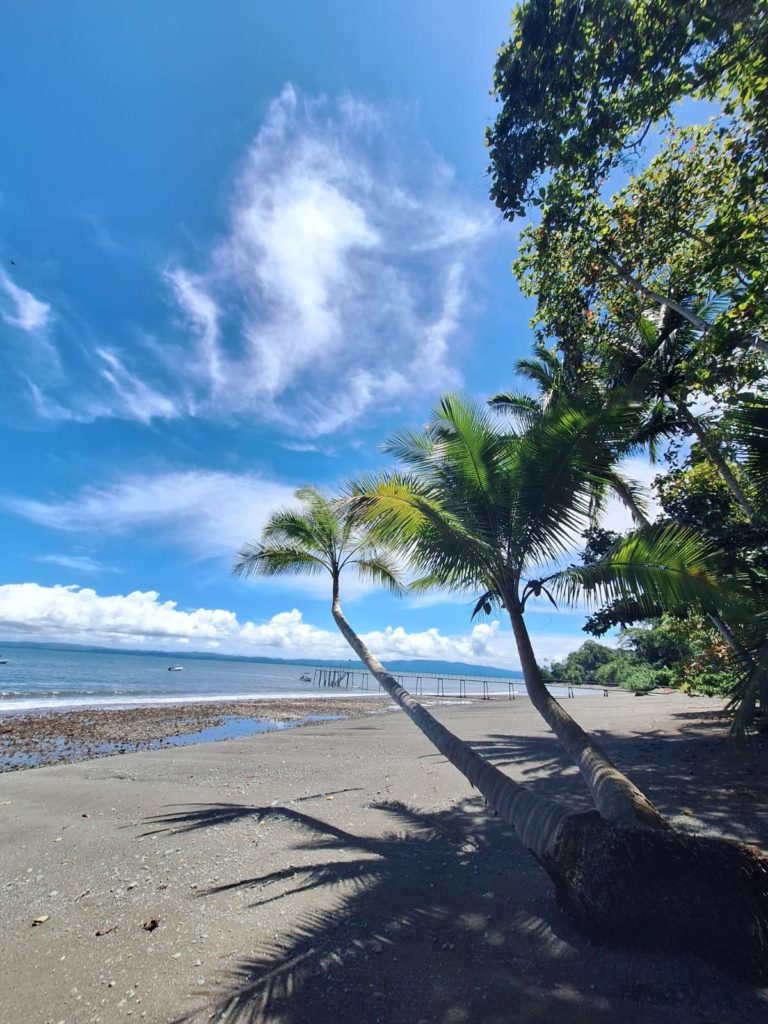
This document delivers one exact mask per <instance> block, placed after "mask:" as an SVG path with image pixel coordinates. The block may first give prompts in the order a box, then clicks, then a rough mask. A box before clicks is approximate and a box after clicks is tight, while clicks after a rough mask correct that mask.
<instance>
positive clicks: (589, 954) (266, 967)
mask: <svg viewBox="0 0 768 1024" xmlns="http://www.w3.org/2000/svg"><path fill="white" fill-rule="evenodd" d="M372 806H373V809H375V810H377V811H380V812H383V813H385V814H386V815H388V816H389V817H390V818H391V819H392V823H393V830H392V831H391V832H389V833H387V834H385V835H383V836H382V835H375V836H367V835H359V834H354V833H353V832H350V831H347V830H345V829H343V828H339V827H338V826H336V825H334V824H330V823H328V822H325V821H322V820H321V819H319V818H318V817H315V816H312V815H309V814H307V813H304V812H302V811H299V810H297V809H296V808H295V807H257V806H253V805H247V804H206V805H194V806H192V807H188V808H184V809H179V810H177V811H173V812H170V813H167V814H165V815H162V816H160V817H157V818H154V819H152V820H151V822H150V825H151V827H152V829H151V830H152V831H154V832H157V831H163V832H166V831H170V832H173V833H176V834H178V833H189V832H194V831H197V830H200V829H206V828H211V827H216V826H218V827H222V826H225V825H227V824H229V823H231V822H235V821H247V820H248V819H252V820H253V824H254V828H257V827H258V824H259V822H261V821H266V820H270V821H275V822H276V821H280V822H283V823H285V824H286V826H288V827H290V828H292V829H293V830H296V829H298V831H299V834H300V835H301V836H302V838H301V840H299V841H297V842H295V844H294V849H295V850H296V852H297V857H296V859H297V860H300V859H310V858H311V859H312V862H311V863H304V864H302V865H300V866H293V865H291V866H286V867H285V868H283V869H280V870H276V871H272V872H270V873H267V874H262V875H254V876H253V877H248V878H240V879H235V880H233V881H230V882H227V883H224V884H220V885H217V886H215V887H212V888H209V889H207V890H205V891H203V892H201V893H200V896H199V898H200V899H204V900H216V899H226V898H227V895H228V894H230V893H232V892H233V891H234V890H240V891H244V890H248V891H251V892H252V893H253V899H252V901H251V902H250V903H249V904H248V906H249V907H251V908H264V907H267V906H269V905H270V904H273V905H274V904H279V905H283V901H285V904H284V905H285V907H286V908H288V916H287V917H286V918H285V920H289V921H292V924H289V925H287V926H286V928H285V931H284V932H282V933H281V934H280V933H278V934H276V936H275V938H274V939H272V940H271V941H270V940H264V941H262V942H261V943H260V946H259V949H258V952H257V953H256V954H255V955H251V956H249V957H247V958H242V959H241V960H240V961H239V963H238V964H237V965H236V966H235V967H234V968H232V969H230V970H229V971H228V972H226V973H222V975H221V976H220V977H219V978H217V979H216V980H215V982H214V984H213V985H212V986H209V987H208V988H207V989H206V990H204V991H201V992H198V993H197V995H198V996H200V997H202V1002H201V1003H199V1004H198V1006H197V1007H196V1008H195V1009H194V1010H192V1011H190V1012H189V1013H186V1014H184V1015H182V1016H180V1017H178V1018H176V1021H175V1024H185V1022H192V1021H203V1020H209V1021H227V1022H229V1024H233V1022H236V1024H246V1022H248V1024H313V1022H325V1021H334V1022H339V1024H353V1022H354V1024H375V1022H382V1024H383V1022H387V1024H401V1022H402V1024H406V1022H407V1024H418V1022H420V1021H421V1022H425V1024H426V1022H429V1024H438V1022H440V1024H443V1022H444V1024H465V1022H466V1024H480V1022H482V1024H509V1022H513V1021H514V1022H517V1021H519V1022H521V1024H522V1022H526V1024H529V1022H531V1024H545V1022H549V1024H554V1022H559V1021H568V1022H569V1024H582V1022H583V1024H587V1022H595V1024H601V1022H606V1024H607V1022H613V1021H628V1022H638V1024H640V1022H643V1024H646V1022H647V1024H650V1022H651V1021H653V1022H654V1024H656V1022H661V1024H666V1022H669V1024H671V1022H672V1021H675V1022H679V1021H690V1022H694V1021H695V1022H696V1024H707V1022H712V1024H714V1022H715V1021H721V1020H726V1019H727V1020H734V1021H737V1020H738V1021H744V1022H751V1021H753V1020H754V1021H755V1022H757V1021H759V1020H762V1019H764V1014H765V1010H766V1002H765V1000H764V998H763V997H762V996H761V995H760V994H759V993H758V992H757V991H756V990H755V989H752V988H750V987H749V986H748V985H744V984H741V983H739V982H736V981H733V980H732V979H730V978H729V977H727V976H725V975H721V974H720V973H719V972H717V971H715V970H713V969H712V968H711V967H708V966H706V965H704V964H702V963H699V962H698V961H696V960H693V959H687V958H670V957H662V956H657V955H653V954H632V953H628V952H626V951H625V952H617V951H614V950H605V949H597V948H596V947H594V946H592V945H591V944H590V943H589V942H588V941H587V940H585V939H584V938H583V937H582V936H580V935H579V934H578V933H577V932H576V931H575V929H573V928H572V927H571V925H570V924H569V922H568V921H567V920H566V919H565V918H564V917H563V916H562V915H561V914H560V912H559V911H558V909H557V907H556V905H555V902H554V896H553V894H552V891H551V887H550V885H549V883H548V881H547V878H546V876H545V875H544V873H543V872H542V871H541V869H540V868H539V867H538V866H537V865H536V863H535V861H534V860H533V858H532V857H531V856H530V854H529V853H528V852H527V851H526V850H525V849H524V848H523V847H522V846H521V845H520V844H519V843H518V842H517V841H516V840H515V839H514V836H513V834H512V832H511V830H510V829H508V828H507V827H506V826H503V825H501V823H500V822H499V821H498V820H494V819H492V818H490V817H488V815H487V813H486V812H485V810H484V807H483V804H482V801H479V800H475V801H470V802H468V803H467V804H465V805H464V806H462V807H456V808H451V809H448V810H442V811H436V812H433V813H424V812H421V811H418V810H415V809H413V808H410V807H408V806H406V805H404V804H402V803H386V804H377V805H372ZM313 855H316V856H313ZM295 898H299V899H300V900H302V907H303V909H302V910H301V911H293V912H291V911H290V903H291V900H292V899H295ZM274 909H275V910H277V908H276V907H275V908H274ZM241 912H243V911H242V910H241ZM245 912H247V911H245ZM276 920H278V921H280V922H282V920H283V918H282V917H277V918H276ZM270 930H271V929H270Z"/></svg>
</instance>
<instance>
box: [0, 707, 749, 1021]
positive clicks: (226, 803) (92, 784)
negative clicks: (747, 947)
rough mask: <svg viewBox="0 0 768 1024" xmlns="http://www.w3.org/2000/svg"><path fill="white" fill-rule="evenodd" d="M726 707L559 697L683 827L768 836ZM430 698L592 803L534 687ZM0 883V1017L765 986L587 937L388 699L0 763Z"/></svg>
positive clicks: (518, 1008) (519, 1015) (510, 1006)
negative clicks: (50, 762) (547, 724)
mask: <svg viewBox="0 0 768 1024" xmlns="http://www.w3.org/2000/svg"><path fill="white" fill-rule="evenodd" d="M717 707H718V705H717V704H716V703H715V702H712V701H708V700H706V699H703V698H694V699H688V698H685V697H682V696H681V695H672V696H655V695H654V696H651V697H647V698H644V699H643V700H637V699H634V698H632V697H631V696H629V695H624V694H611V696H610V698H609V699H608V700H600V701H571V702H569V710H571V711H572V712H573V713H574V714H575V715H576V717H577V718H578V719H579V721H581V722H582V723H583V724H584V725H585V726H586V727H588V728H590V729H591V730H593V731H594V732H595V733H596V734H597V735H598V736H599V737H600V740H601V742H602V743H603V744H604V745H605V746H606V748H607V749H608V752H609V754H610V755H611V756H612V757H613V758H614V759H615V760H616V761H617V762H618V763H619V764H620V765H621V766H622V767H623V768H624V769H625V770H627V771H628V772H629V773H630V775H631V776H632V778H634V779H635V780H636V781H637V782H638V783H639V784H640V785H641V786H642V787H643V788H644V789H645V790H646V792H648V793H649V795H650V796H651V797H652V798H653V799H654V800H655V801H656V802H657V803H658V805H659V806H660V807H661V809H662V810H663V811H664V812H665V813H666V814H668V815H670V816H671V817H672V819H673V820H674V821H675V822H676V823H678V824H679V825H681V826H683V827H685V826H689V827H694V828H697V829H699V830H704V831H710V832H716V833H719V834H725V835H732V836H737V837H740V838H743V839H746V840H749V841H755V842H760V843H761V844H762V845H763V846H764V847H765V846H766V839H767V834H768V820H767V818H766V811H765V808H766V797H768V781H767V780H766V772H765V770H764V765H765V756H766V751H767V750H768V745H767V744H766V738H765V737H757V738H755V740H754V742H753V741H750V742H749V743H748V744H747V745H746V746H744V747H742V748H736V747H734V746H733V745H732V744H730V743H729V742H728V741H727V739H726V738H725V735H724V732H725V730H724V727H723V723H722V721H721V720H720V719H718V717H717V715H716V713H715V712H716V709H717ZM436 713H437V715H438V717H439V718H440V719H441V720H442V721H444V722H445V723H446V724H447V725H448V726H449V727H451V728H452V729H454V730H455V731H456V732H458V733H459V734H460V735H462V736H463V737H465V738H466V739H467V740H469V741H471V742H472V743H473V745H475V746H476V748H477V749H478V750H480V751H482V752H483V753H484V754H485V755H486V756H488V757H490V758H491V759H492V760H493V761H494V763H496V764H497V765H499V766H500V767H501V768H502V769H503V770H504V771H507V772H509V773H510V774H511V775H513V776H514V777H516V778H518V779H520V780H522V781H524V782H526V784H528V785H530V786H532V787H534V788H535V789H536V790H537V791H539V792H541V793H546V794H549V795H552V796H559V797H561V798H564V799H568V800H570V801H571V802H572V803H573V805H574V807H577V806H580V805H581V806H583V805H584V801H585V794H584V790H583V787H582V786H581V784H580V782H579V780H578V779H577V778H576V776H575V773H574V771H573V769H572V768H571V767H570V766H569V765H568V764H567V762H566V761H564V760H563V759H562V757H561V755H560V752H559V750H558V748H557V746H556V744H555V743H554V741H553V740H552V738H551V737H550V735H549V734H548V733H547V731H546V729H545V728H543V727H542V726H541V724H540V722H539V720H538V718H537V716H536V715H535V712H533V711H532V709H531V708H530V705H529V704H528V703H527V702H524V701H517V702H515V703H507V702H499V703H498V704H490V705H489V704H483V703H482V702H476V703H473V704H471V705H468V706H455V705H453V706H451V705H446V706H443V707H440V708H438V709H437V710H436ZM0 893H2V899H1V900H0V957H1V958H2V962H3V966H4V970H3V972H2V979H0V1021H2V1024H17V1022H22V1024H47V1022H52V1024H59V1022H64V1024H112V1022H115V1021H122V1020H128V1019H131V1020H134V1019H135V1020H145V1021H149V1022H161V1024H168V1022H172V1021H176V1022H180V1021H183V1020H185V1021H190V1022H195V1024H197V1022H200V1024H202V1022H203V1021H209V1020H210V1021H224V1020H226V1021H227V1022H228V1024H232V1022H237V1024H245V1022H246V1021H247V1022H249V1024H256V1022H259V1024H313V1022H325V1021H329V1022H330V1021H333V1022H339V1024H379V1022H381V1024H385V1022H386V1024H418V1022H419V1021H422V1022H427V1021H428V1022H430V1024H509V1022H514V1024H517V1022H520V1024H529V1022H530V1024H559V1022H560V1021H563V1022H568V1024H613V1022H616V1024H619V1022H622V1024H624V1022H629V1024H673V1022H674V1024H678V1022H683V1024H715V1022H717V1024H719V1022H722V1021H728V1022H729V1024H730V1022H733V1024H741V1022H744V1024H752V1022H754V1024H757V1022H759V1021H762V1020H764V1019H765V1015H766V1012H767V1011H768V1000H767V998H766V996H767V994H766V992H765V991H759V990H756V989H754V988H752V987H750V986H748V985H745V984H742V983H740V982H738V981H735V980H733V979H732V978H729V977H727V976H726V975H724V974H721V973H720V972H719V971H717V970H716V969H715V968H713V967H711V966H707V965H704V964H702V963H700V962H698V961H694V960H689V959H686V958H683V957H670V956H664V957H662V956H655V955H653V954H650V953H643V954H641V953H634V954H632V953H627V952H621V951H615V950H604V949H598V948H596V947H593V946H591V945H590V944H589V943H588V942H586V941H585V940H584V939H583V938H582V937H581V936H580V935H579V934H578V933H576V932H575V931H574V929H573V928H572V926H571V925H570V923H569V922H568V921H567V920H566V919H564V918H563V916H562V915H561V914H560V912H559V911H558V910H557V907H556V905H555V903H554V898H553V894H552V891H551V887H550V885H549V883H548V881H547V879H546V876H545V875H544V874H543V872H542V871H541V869H540V868H539V867H538V866H537V865H536V864H535V863H534V861H533V860H532V858H531V857H530V855H529V854H528V853H527V852H526V851H525V850H523V849H522V847H520V845H519V844H518V843H517V842H516V840H515V839H514V838H513V837H511V836H510V835H509V833H508V830H506V829H505V828H503V827H502V826H501V825H500V824H499V822H498V819H493V818H490V817H489V816H487V815H486V814H485V813H484V810H483V806H482V801H478V800H477V799H476V796H475V795H474V794H473V793H472V791H471V789H470V787H469V786H468V784H467V783H466V782H465V780H464V779H463V778H462V777H461V776H460V775H459V774H458V773H457V772H456V771H455V770H454V769H453V768H452V767H451V766H450V765H448V764H447V763H446V762H445V761H444V759H443V758H442V757H440V756H439V755H437V754H436V753H435V751H434V750H433V749H432V748H431V747H430V746H429V744H428V743H427V742H426V740H424V739H423V737H422V736H421V735H420V733H419V732H418V731H417V730H416V729H415V728H414V727H413V726H412V724H411V723H410V722H408V721H407V719H406V718H405V716H404V715H402V714H384V715H370V716H362V717H357V718H352V719H347V718H345V719H342V720H339V721H334V722H325V723H322V724H319V725H317V726H316V727H313V728H301V729H292V730H289V731H284V732H271V733H265V734H263V735H259V736H253V737H250V738H246V739H237V740H228V741H224V742H221V743H204V744H196V745H192V746H186V747H179V748H174V749H164V750H145V751H141V752H139V753H128V754H125V755H123V756H119V757H105V758H101V759H98V760H95V761H82V762H80V763H77V764H69V765H58V766H55V767H48V768H36V769H33V770H30V771H24V772H9V773H6V774H4V775H2V776H1V777H0ZM36 917H41V918H46V920H45V922H44V923H42V924H40V925H36V926H35V925H33V921H34V919H35V918H36ZM153 921H155V922H157V926H156V927H154V926H152V922H153ZM145 924H146V925H147V926H148V927H145Z"/></svg>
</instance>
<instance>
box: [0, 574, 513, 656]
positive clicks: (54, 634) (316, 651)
mask: <svg viewBox="0 0 768 1024" xmlns="http://www.w3.org/2000/svg"><path fill="white" fill-rule="evenodd" d="M498 629H499V624H498V623H497V622H493V623H483V624H480V625H476V626H474V627H473V628H472V630H471V632H470V633H469V634H468V635H466V636H445V635H444V634H442V633H440V631H439V630H437V629H429V630H426V631H423V632H415V633H409V632H408V631H407V630H405V629H404V628H403V627H401V626H395V627H392V626H389V627H387V628H386V629H384V630H382V631H380V632H371V633H367V634H363V639H364V640H365V642H366V643H367V644H368V646H369V647H370V648H371V650H372V651H373V652H374V653H375V654H376V655H377V656H378V657H381V658H385V659H386V658H440V659H446V660H452V661H469V662H475V663H481V662H483V660H485V661H486V662H487V661H488V660H489V659H491V660H494V659H496V660H498V659H499V658H502V659H504V660H506V658H507V648H508V640H506V641H505V642H504V643H498V642H497V640H498ZM0 634H2V635H3V636H4V637H5V638H6V639H8V638H15V639H18V638H19V637H20V636H25V637H34V638H35V639H38V640H59V641H68V642H81V643H98V644H120V645H123V646H124V645H125V644H126V643H131V644H136V645H144V646H147V647H152V646H160V647H168V648H173V647H175V646H178V645H179V644H181V645H184V646H186V647H188V649H196V650H205V649H210V648H211V647H216V648H217V649H219V650H220V651H221V652H222V653H231V654H253V655H261V656H269V655H273V656H274V657H281V658H290V657H317V658H334V657H336V658H342V657H343V658H347V657H349V656H350V651H349V648H348V647H347V645H346V643H345V641H344V639H343V638H342V636H341V634H340V633H338V632H337V631H335V630H333V631H328V630H324V629H321V628H319V627H317V626H314V625H312V624H311V623H308V622H305V621H304V618H303V616H302V613H301V612H300V611H299V610H297V609H296V608H294V609H292V610H290V611H283V612H279V613H278V614H276V615H273V616H272V617H271V618H270V619H268V620H266V621H265V622H261V623H256V622H250V621H245V622H241V621H240V620H239V619H238V617H237V616H236V615H235V613H234V612H231V611H227V610H224V609H221V608H196V609H191V610H185V609H181V608H179V607H178V605H177V603H176V602H175V601H164V600H162V599H161V597H160V595H159V594H158V593H157V592H156V591H134V592H132V593H130V594H113V595H101V594H99V593H97V592H96V591H95V590H93V589H91V588H86V587H83V588H81V587H76V586H54V587H44V586H41V585H40V584H38V583H15V584H5V585H3V586H0ZM502 663H503V662H502ZM515 664H516V662H515Z"/></svg>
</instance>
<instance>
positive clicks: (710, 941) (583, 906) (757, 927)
mask: <svg viewBox="0 0 768 1024" xmlns="http://www.w3.org/2000/svg"><path fill="white" fill-rule="evenodd" d="M543 866H544V867H545V868H546V870H547V872H548V874H549V875H550V877H551V878H552V879H553V881H554V882H555V886H556V891H557V900H558V903H559V905H560V906H561V907H562V908H563V909H564V910H565V911H566V913H568V914H569V915H570V916H571V917H573V918H574V919H575V920H576V922H577V924H578V925H579V926H580V927H581V928H582V929H583V930H584V931H585V932H586V933H587V934H588V935H589V936H590V937H591V938H593V939H595V940H596V941H601V942H607V943H609V944H615V945H621V946H628V947H631V948H634V949H642V950H645V951H654V952H672V953H689V954H692V955H694V956H697V957H700V958H701V959H703V960H706V961H708V962H709V963H712V964H714V965H716V966H717V967H720V968H723V969H725V970H727V971H729V972H731V973H733V974H736V975H739V976H740V977H742V978H745V979H747V980H749V981H751V982H755V983H765V982H767V981H768V857H766V856H765V855H764V854H763V853H761V852H760V851H759V850H758V849H757V848H756V847H753V846H747V845H745V844H743V843H737V842H733V841H731V840H728V839H719V838H710V837H708V836H692V835H687V834H686V833H683V832H676V831H674V830H668V831H667V830H659V829H628V828H619V827H616V826H614V825H611V824H610V823H608V822H606V821H605V820H604V819H603V818H601V816H600V815H599V814H597V813H596V812H590V813H587V814H580V815H574V816H573V817H572V818H569V819H568V820H567V821H566V823H565V824H564V825H563V827H562V829H561V832H560V835H559V836H558V839H557V842H556V844H555V847H554V849H553V851H552V854H551V856H548V857H547V858H546V862H545V863H544V865H543Z"/></svg>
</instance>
